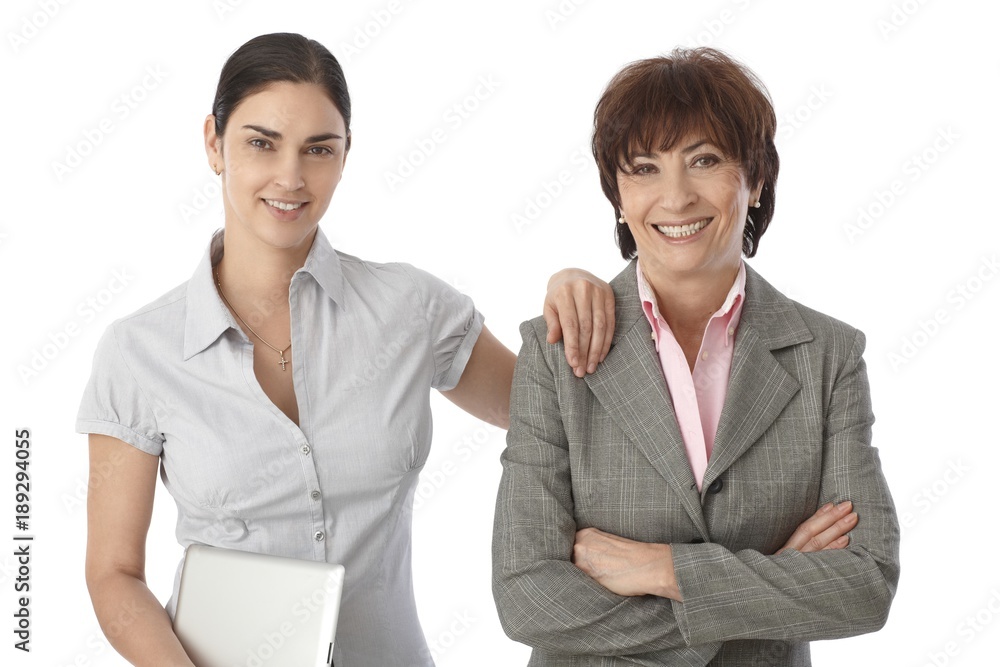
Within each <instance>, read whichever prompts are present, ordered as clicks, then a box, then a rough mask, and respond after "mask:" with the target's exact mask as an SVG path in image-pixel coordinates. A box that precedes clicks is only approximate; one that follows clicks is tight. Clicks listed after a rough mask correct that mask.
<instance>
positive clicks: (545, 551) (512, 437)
mask: <svg viewBox="0 0 1000 667" xmlns="http://www.w3.org/2000/svg"><path fill="white" fill-rule="evenodd" d="M521 335H522V337H523V345H522V348H521V352H520V354H519V355H518V361H517V366H516V368H515V371H514V383H513V388H512V392H511V411H510V412H511V420H510V430H509V431H508V434H507V448H506V450H505V451H504V453H503V454H502V456H501V461H502V463H503V476H502V479H501V482H500V489H499V493H498V497H497V505H496V514H495V522H494V532H493V595H494V598H495V600H496V605H497V611H498V613H499V617H500V623H501V625H502V626H503V628H504V631H505V632H506V633H507V634H508V635H509V636H510V637H511V638H512V639H515V640H517V641H519V642H522V643H524V644H528V645H530V646H533V647H535V648H537V649H541V650H543V651H551V652H555V653H563V654H566V653H569V654H589V655H619V656H620V655H631V654H645V655H641V656H640V655H636V656H635V658H636V662H637V664H671V665H699V666H701V665H705V664H707V663H708V662H709V661H710V660H711V659H712V657H713V656H714V655H715V653H716V652H717V651H718V650H719V648H720V647H721V644H720V643H718V642H701V641H699V642H697V643H698V644H699V645H698V646H688V644H689V643H691V642H688V641H687V639H686V638H685V637H684V636H683V634H682V632H681V629H680V625H679V623H678V620H677V618H676V616H675V612H674V610H673V609H672V607H671V604H670V601H669V600H667V599H665V598H658V597H654V596H644V597H622V596H619V595H616V594H614V593H612V592H611V591H609V590H607V589H606V588H604V587H603V586H601V585H600V584H598V583H597V582H596V581H594V580H593V579H591V578H590V577H589V576H587V575H586V574H584V573H583V572H582V571H581V570H579V569H578V568H577V567H576V566H575V565H573V563H572V562H571V561H570V557H571V555H572V551H573V543H574V541H575V537H576V530H577V527H576V522H575V520H574V514H573V496H572V487H571V480H570V463H569V445H568V442H567V438H566V434H565V432H564V429H563V423H562V418H561V415H560V408H559V400H558V395H557V390H556V383H555V381H554V377H553V372H552V369H551V367H550V366H549V365H548V363H547V361H546V359H545V355H544V352H543V350H542V345H541V344H540V343H539V340H538V337H537V334H536V332H535V330H534V328H533V327H532V326H531V324H530V323H525V324H523V325H522V326H521ZM557 351H558V350H557Z"/></svg>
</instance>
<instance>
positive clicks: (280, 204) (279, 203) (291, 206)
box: [264, 199, 303, 211]
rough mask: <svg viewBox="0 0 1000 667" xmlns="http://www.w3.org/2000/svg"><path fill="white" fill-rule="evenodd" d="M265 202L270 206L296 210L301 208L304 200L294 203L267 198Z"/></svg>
mask: <svg viewBox="0 0 1000 667" xmlns="http://www.w3.org/2000/svg"><path fill="white" fill-rule="evenodd" d="M264 203H265V204H267V205H268V206H273V207H274V208H277V209H281V210H282V211H294V210H295V209H297V208H300V207H301V206H302V204H303V202H296V203H294V204H291V203H287V202H282V201H278V200H276V199H265V200H264Z"/></svg>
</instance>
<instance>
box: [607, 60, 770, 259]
mask: <svg viewBox="0 0 1000 667" xmlns="http://www.w3.org/2000/svg"><path fill="white" fill-rule="evenodd" d="M776 125H777V122H776V118H775V114H774V107H773V105H772V104H771V98H770V95H768V92H767V89H766V88H765V87H764V84H763V83H761V82H760V80H759V79H758V78H757V76H756V75H755V74H754V73H753V72H751V71H750V70H749V69H747V68H746V67H745V66H744V65H742V64H741V63H739V62H737V61H735V60H734V59H732V58H730V57H729V56H727V55H726V54H725V53H722V52H721V51H718V50H716V49H711V48H706V47H702V48H695V49H682V48H678V49H674V50H673V51H672V52H671V53H670V54H669V55H668V56H661V57H658V58H649V59H647V60H639V61H636V62H633V63H631V64H629V65H627V66H626V67H625V68H624V69H623V70H622V71H620V72H619V73H618V74H616V75H615V77H614V78H613V79H612V80H611V82H610V83H609V84H608V86H607V88H606V89H605V91H604V94H603V95H602V96H601V99H600V101H599V102H598V103H597V108H596V109H595V111H594V137H593V141H592V148H593V151H594V159H595V160H596V161H597V168H598V170H599V172H600V177H601V188H602V189H603V190H604V195H605V196H606V197H607V198H608V200H609V201H610V202H611V204H612V206H614V208H615V219H616V220H617V218H618V216H619V215H620V214H621V194H620V193H619V192H618V172H619V170H627V168H628V167H630V166H631V165H632V164H633V160H634V157H635V156H637V155H641V154H643V153H653V152H656V151H668V150H671V149H672V148H673V147H674V145H675V144H676V143H677V142H678V141H679V140H681V139H682V138H683V137H685V136H687V135H689V134H692V133H698V134H699V135H700V136H703V137H706V138H708V139H709V140H710V141H711V142H712V143H713V144H715V145H716V146H718V147H719V149H720V150H722V151H723V152H724V153H725V154H726V157H728V158H730V159H732V160H735V161H736V162H738V163H739V164H740V166H741V168H742V170H743V175H744V177H745V178H746V181H747V183H748V184H749V186H750V187H751V188H752V187H755V186H756V185H758V184H760V183H763V190H762V191H761V196H760V208H755V209H752V212H751V215H750V217H751V218H752V220H751V219H749V218H748V220H747V222H746V224H745V226H744V229H743V253H744V254H745V255H746V256H747V257H753V256H754V254H755V253H756V252H757V246H758V243H759V242H760V237H761V236H763V235H764V232H765V231H766V230H767V226H768V223H770V221H771V218H772V217H773V216H774V195H775V192H774V188H775V184H776V182H777V179H778V152H777V150H776V149H775V147H774V133H775V130H776ZM615 237H616V240H617V242H618V247H619V248H620V249H621V253H622V257H624V258H625V259H631V258H632V257H635V254H636V244H635V238H634V237H633V236H632V232H631V231H630V230H629V228H628V226H627V225H619V224H616V225H615Z"/></svg>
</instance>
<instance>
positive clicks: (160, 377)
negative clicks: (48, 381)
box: [76, 230, 483, 667]
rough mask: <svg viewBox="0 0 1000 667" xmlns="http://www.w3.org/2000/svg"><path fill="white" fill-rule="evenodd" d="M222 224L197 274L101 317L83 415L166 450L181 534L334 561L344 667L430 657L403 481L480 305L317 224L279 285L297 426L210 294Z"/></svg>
mask: <svg viewBox="0 0 1000 667" xmlns="http://www.w3.org/2000/svg"><path fill="white" fill-rule="evenodd" d="M222 239H223V233H222V230H219V231H217V232H216V233H215V235H214V237H213V238H212V242H211V244H210V246H209V249H208V251H207V252H206V253H205V256H204V258H203V259H202V262H201V264H200V265H199V266H198V269H197V270H196V271H195V273H194V275H193V276H192V277H191V279H190V280H188V281H187V282H186V283H184V284H182V285H180V286H178V287H176V288H174V289H173V290H171V291H170V292H168V293H167V294H165V295H164V296H162V297H160V298H159V299H157V300H156V301H154V302H153V303H151V304H149V305H147V306H145V307H144V308H142V309H140V310H138V311H137V312H135V313H133V314H131V315H129V316H127V317H124V318H122V319H120V320H117V321H116V322H114V323H113V324H112V325H111V326H109V327H108V329H107V331H106V332H105V334H104V336H103V338H102V339H101V341H100V344H99V345H98V348H97V352H96V354H95V356H94V366H93V371H92V374H91V378H90V381H89V383H88V385H87V388H86V391H85V393H84V396H83V401H82V405H81V406H80V412H79V415H78V418H77V422H76V429H77V431H78V432H80V433H100V434H105V435H109V436H112V437H115V438H118V439H120V440H123V441H125V442H127V443H129V444H130V445H132V446H134V447H137V448H139V449H141V450H142V451H144V452H148V453H149V454H153V455H156V456H159V457H160V474H161V477H162V478H163V482H164V484H165V485H166V488H167V490H168V491H169V492H170V494H171V495H172V496H173V497H174V500H175V501H176V503H177V514H178V516H177V539H178V541H179V542H180V544H181V545H182V546H184V547H185V548H186V547H187V546H188V545H190V544H193V543H201V544H208V545H212V546H218V547H225V548H230V549H241V550H245V551H255V552H263V553H270V554H277V555H281V556H290V557H295V558H305V559H312V560H325V561H327V562H331V563H340V564H342V565H344V567H345V568H346V580H345V588H344V594H343V601H342V607H341V614H340V620H339V623H338V629H337V640H336V643H335V663H336V664H337V665H338V666H345V665H346V666H347V667H350V665H430V664H433V663H432V660H431V658H430V652H429V650H428V648H427V645H426V642H425V640H424V635H423V632H422V630H421V628H420V623H419V620H418V618H417V612H416V606H415V603H414V599H413V585H412V574H411V565H410V531H411V525H412V512H411V510H412V502H413V493H414V489H415V488H416V484H417V477H418V474H419V472H420V469H421V467H422V466H423V464H424V461H425V460H426V458H427V454H428V451H429V448H430V443H431V410H430V402H429V393H430V389H431V388H435V389H440V390H448V389H451V388H453V387H454V386H455V385H456V384H457V383H458V380H459V378H460V377H461V375H462V371H463V370H464V368H465V364H466V362H467V361H468V359H469V355H470V354H471V352H472V347H473V345H474V344H475V342H476V340H477V338H478V337H479V333H480V332H481V330H482V326H483V317H482V315H481V314H480V313H479V312H478V311H477V310H476V309H475V307H474V306H473V304H472V301H471V299H469V298H468V297H467V296H464V295H462V294H461V293H459V292H458V291H456V290H455V289H454V288H452V287H451V286H450V285H448V284H447V283H445V282H443V281H441V280H439V279H437V278H435V277H433V276H431V275H430V274H428V273H426V272H424V271H421V270H419V269H416V268H414V267H412V266H409V265H406V264H375V263H372V262H365V261H362V260H360V259H358V258H356V257H351V256H350V255H346V254H343V253H340V252H337V251H335V250H334V249H333V248H332V247H331V246H330V243H329V241H328V240H327V238H326V236H325V235H324V234H323V232H322V230H318V231H317V233H316V238H315V240H314V242H313V245H312V248H311V250H310V251H309V256H308V258H307V259H306V262H305V265H304V266H303V267H302V268H301V269H299V270H298V271H297V272H296V273H295V275H294V276H293V277H292V281H291V286H290V288H289V297H288V300H289V307H290V309H291V329H292V349H293V351H294V359H295V363H294V364H293V365H292V366H291V367H290V368H289V372H290V373H292V376H293V382H294V386H295V394H296V399H297V402H298V409H299V426H296V425H295V423H294V422H292V421H291V420H290V419H289V418H288V417H287V416H286V415H285V414H284V413H283V412H281V410H279V409H278V408H277V406H275V405H274V404H273V403H272V402H271V400H270V399H269V398H268V397H267V395H266V394H265V393H264V391H263V390H262V389H261V387H260V385H259V384H258V382H257V379H256V376H255V375H254V371H253V344H252V343H251V341H250V340H249V339H248V338H247V336H246V335H245V334H244V333H243V331H242V330H241V329H240V328H239V326H237V324H236V322H235V320H234V319H233V318H232V316H231V315H230V313H229V311H228V310H227V309H226V307H225V305H224V304H223V303H222V300H221V299H220V298H219V296H218V293H217V292H216V289H215V285H214V283H213V277H212V266H213V265H214V264H216V263H218V261H219V260H220V259H221V258H222V250H223V247H222ZM244 317H247V318H248V319H249V316H246V315H245V316H244ZM251 321H252V320H251ZM266 352H267V353H271V350H266ZM274 356H277V355H274ZM275 361H276V363H277V359H276V360H275ZM179 572H180V567H178V573H179ZM177 584H178V581H177V580H175V584H174V595H173V596H172V597H171V600H170V602H169V603H168V605H167V611H168V612H169V613H170V614H171V616H172V615H173V612H174V603H175V600H176V592H177Z"/></svg>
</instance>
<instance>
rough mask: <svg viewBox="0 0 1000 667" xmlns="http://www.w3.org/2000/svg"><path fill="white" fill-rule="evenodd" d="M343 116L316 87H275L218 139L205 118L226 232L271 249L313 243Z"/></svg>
mask: <svg viewBox="0 0 1000 667" xmlns="http://www.w3.org/2000/svg"><path fill="white" fill-rule="evenodd" d="M346 137H347V131H346V128H345V125H344V118H343V116H342V115H341V114H340V111H338V110H337V107H336V106H335V105H334V104H333V102H331V101H330V98H329V97H328V96H327V95H326V93H325V92H324V91H323V88H321V87H320V86H318V85H316V84H311V83H291V82H285V81H283V82H278V83H273V84H271V85H269V86H268V87H267V88H265V89H264V90H261V91H260V92H257V93H254V94H253V95H249V96H247V97H246V98H244V99H243V101H242V102H240V103H239V105H238V106H237V107H236V109H235V110H234V111H233V112H232V114H230V116H229V121H228V123H227V125H226V129H225V134H224V136H223V137H221V139H220V137H218V136H217V135H216V133H215V125H214V117H213V116H209V117H208V118H207V119H206V121H205V146H206V151H207V152H208V158H209V163H210V164H211V165H212V166H213V167H214V168H216V169H219V168H221V169H223V170H224V171H223V174H222V183H223V188H222V192H223V195H222V196H223V204H224V207H225V212H226V229H227V230H229V229H231V228H233V227H234V226H235V227H236V228H238V231H237V230H234V231H236V233H239V234H243V233H246V234H249V235H251V236H254V237H256V238H257V240H258V241H260V242H263V243H264V244H266V245H269V246H272V247H275V248H297V247H300V246H306V247H307V244H310V243H311V242H312V237H313V233H314V231H315V229H316V227H317V225H318V224H319V221H320V219H321V218H322V217H323V214H324V213H325V212H326V209H327V207H328V206H329V205H330V199H331V198H332V197H333V191H334V190H335V189H336V187H337V183H339V182H340V177H341V175H342V174H343V171H344V161H345V159H346V158H347V150H346Z"/></svg>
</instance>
